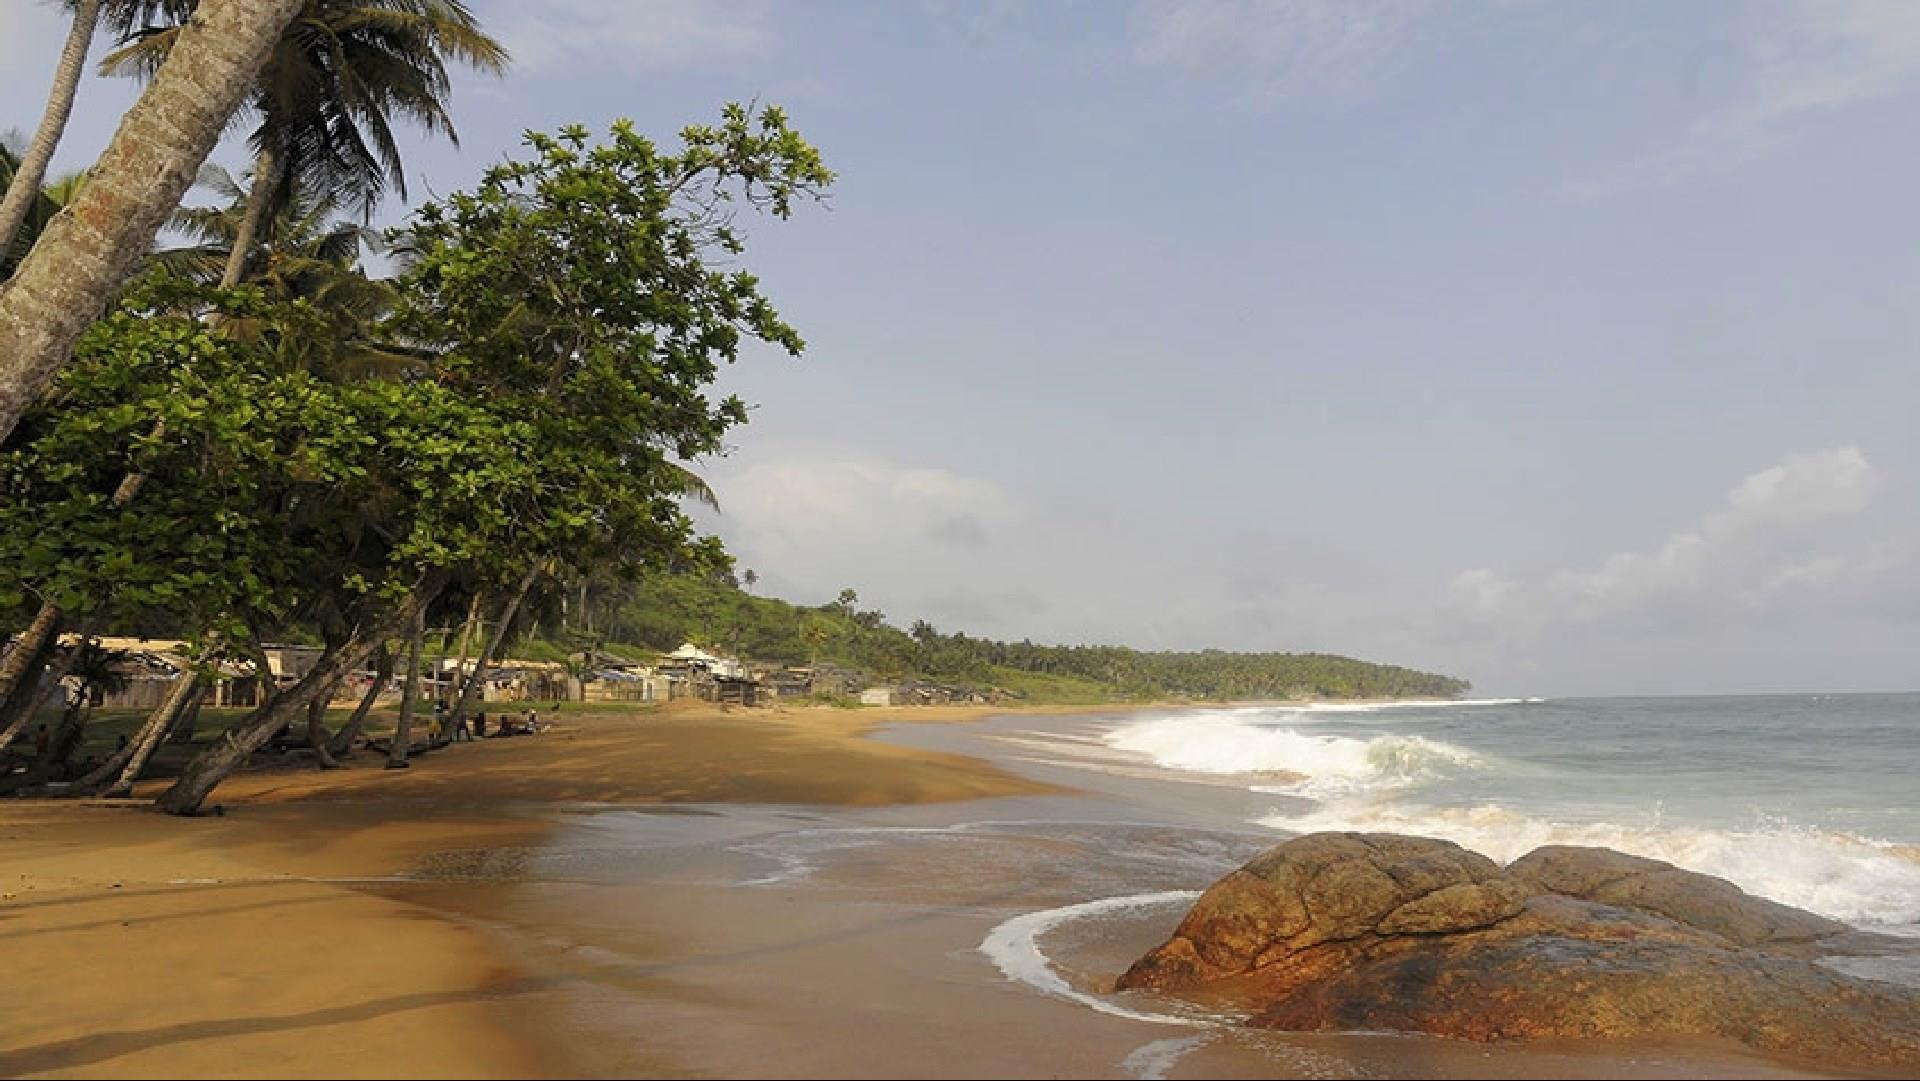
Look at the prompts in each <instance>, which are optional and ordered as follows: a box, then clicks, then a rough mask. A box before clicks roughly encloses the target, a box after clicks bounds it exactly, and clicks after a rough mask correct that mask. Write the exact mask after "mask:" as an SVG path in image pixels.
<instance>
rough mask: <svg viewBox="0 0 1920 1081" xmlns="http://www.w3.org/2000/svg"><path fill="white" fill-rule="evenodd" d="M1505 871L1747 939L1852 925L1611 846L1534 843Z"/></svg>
mask: <svg viewBox="0 0 1920 1081" xmlns="http://www.w3.org/2000/svg"><path fill="white" fill-rule="evenodd" d="M1507 874H1509V875H1511V876H1512V877H1514V878H1516V879H1518V880H1520V881H1522V882H1525V883H1529V884H1531V885H1533V886H1536V887H1538V888H1539V889H1543V890H1551V891H1553V892H1554V893H1561V894H1566V895H1567V896H1569V897H1580V898H1584V899H1586V900H1589V901H1599V902H1601V903H1603V904H1609V905H1615V906H1618V907H1621V908H1637V909H1639V910H1640V911H1642V912H1652V913H1655V914H1656V915H1661V916H1665V917H1667V918H1668V919H1671V920H1674V921H1676V922H1679V923H1684V924H1687V925H1689V926H1691V927H1698V928H1700V929H1701V930H1704V931H1711V932H1713V933H1714V934H1717V935H1719V936H1720V937H1722V938H1724V939H1727V940H1728V941H1729V942H1733V943H1737V944H1738V945H1742V946H1758V945H1763V944H1777V943H1789V942H1808V941H1812V940H1813V939H1817V938H1825V937H1827V936H1828V935H1835V934H1839V933H1841V932H1843V931H1845V930H1846V929H1847V928H1846V925H1845V924H1840V923H1835V922H1834V921H1833V920H1830V919H1827V918H1826V917H1824V916H1816V915H1814V914H1813V913H1811V912H1805V911H1802V910H1801V909H1797V908H1792V907H1789V906H1787V905H1783V904H1780V903H1778V902H1775V901H1769V900H1767V899H1765V898H1763V897H1754V896H1752V895H1751V894H1748V893H1747V892H1745V891H1744V890H1742V889H1741V888H1740V887H1738V886H1736V885H1734V884H1733V883H1731V882H1728V881H1727V880H1726V879H1723V878H1714V877H1713V876H1711V875H1702V874H1695V873H1694V872H1692V871H1683V870H1681V869H1680V868H1678V867H1675V866H1674V865H1673V864H1671V863H1662V862H1660V861H1659V860H1650V859H1646V858H1645V857H1642V856H1629V855H1627V854H1626V853H1625V852H1615V851H1614V850H1612V849H1610V848H1581V847H1577V846H1574V845H1548V846H1546V847H1544V848H1536V849H1534V850H1533V851H1532V852H1529V853H1527V854H1526V855H1524V856H1522V857H1520V858H1519V859H1517V860H1515V861H1513V863H1512V865H1511V866H1509V867H1508V868H1507Z"/></svg>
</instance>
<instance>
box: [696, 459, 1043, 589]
mask: <svg viewBox="0 0 1920 1081" xmlns="http://www.w3.org/2000/svg"><path fill="white" fill-rule="evenodd" d="M714 486H715V488H716V489H717V490H719V492H720V494H721V506H722V507H723V508H724V510H725V513H724V514H723V515H722V516H721V518H720V520H719V521H718V523H717V525H718V528H719V530H720V532H721V533H722V535H723V536H725V537H726V538H727V542H728V545H729V547H730V548H732V549H733V550H734V551H735V552H736V553H737V554H738V555H739V556H740V559H741V561H742V563H743V564H745V565H747V566H753V567H755V569H757V570H759V571H760V572H761V573H762V574H764V575H767V576H768V579H769V581H770V582H774V583H779V582H783V581H784V582H785V583H788V584H791V585H793V586H798V587H799V588H801V589H802V590H803V591H804V592H806V593H810V594H811V593H819V592H821V591H822V590H827V589H835V588H839V586H845V585H852V586H854V587H855V588H857V589H860V590H861V591H862V592H863V593H865V592H866V591H867V590H868V589H869V588H870V587H871V586H874V585H883V584H896V585H899V584H907V583H910V582H911V581H912V579H913V577H914V576H915V574H916V573H917V572H919V571H921V570H922V569H925V570H933V569H934V568H931V567H927V566H926V564H927V561H928V560H929V559H931V558H932V554H931V552H930V551H929V550H928V548H927V544H928V542H929V541H931V542H932V543H933V544H934V545H935V546H937V549H938V553H939V554H938V560H939V563H940V566H939V568H938V570H939V571H940V572H941V573H940V574H939V577H942V578H951V577H953V576H956V575H966V574H972V573H977V572H978V567H977V566H976V564H978V562H979V561H980V560H981V559H983V558H985V557H986V555H987V553H988V549H989V548H990V547H991V544H992V540H993V537H994V536H995V535H996V534H1004V532H1005V531H1006V529H1007V528H1008V526H1009V524H1010V523H1011V522H1013V521H1015V520H1016V519H1017V518H1019V517H1020V514H1021V511H1020V508H1019V506H1018V505H1017V504H1016V502H1015V501H1014V500H1013V499H1012V498H1011V497H1009V496H1008V495H1007V494H1006V492H1004V491H1003V490H1002V489H1001V488H1000V487H999V486H998V485H996V484H993V483H990V482H988V481H984V480H980V479H977V478H974V477H968V476H964V475H962V474H959V473H955V472H951V471H949V470H944V469H934V468H925V467H917V466H905V465H898V464H894V463H890V462H882V461H874V460H857V459H845V458H842V459H825V458H816V459H796V458H789V459H786V460H783V461H779V462H763V463H759V464H755V465H750V466H747V467H746V468H744V469H741V470H739V471H738V472H733V473H730V474H729V475H727V476H725V477H716V479H715V483H714ZM833 583H839V586H835V585H833Z"/></svg>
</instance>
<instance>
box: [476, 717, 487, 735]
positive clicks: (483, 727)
mask: <svg viewBox="0 0 1920 1081" xmlns="http://www.w3.org/2000/svg"><path fill="white" fill-rule="evenodd" d="M473 734H474V736H475V737H477V738H479V739H486V738H487V715H486V714H484V713H476V714H474V715H473Z"/></svg>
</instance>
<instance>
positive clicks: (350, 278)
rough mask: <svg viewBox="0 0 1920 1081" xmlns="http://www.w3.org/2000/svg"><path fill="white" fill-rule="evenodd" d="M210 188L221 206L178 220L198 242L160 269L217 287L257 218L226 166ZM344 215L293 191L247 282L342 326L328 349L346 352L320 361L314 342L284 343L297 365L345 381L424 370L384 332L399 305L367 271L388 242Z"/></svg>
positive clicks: (240, 324)
mask: <svg viewBox="0 0 1920 1081" xmlns="http://www.w3.org/2000/svg"><path fill="white" fill-rule="evenodd" d="M200 186H201V187H204V188H207V189H209V190H211V191H212V192H213V193H214V194H215V195H216V196H218V197H219V202H218V203H216V204H215V205H213V206H201V207H182V208H180V209H179V210H177V211H175V212H174V216H173V228H174V231H175V232H176V233H179V234H182V235H183V237H184V238H185V239H186V240H187V241H188V243H187V244H186V245H185V246H182V247H175V248H167V249H163V250H161V251H157V252H155V253H154V254H153V256H152V262H153V263H154V264H156V265H159V266H164V267H167V268H169V269H171V270H173V271H174V272H176V273H179V274H183V275H185V276H187V277H190V278H195V279H198V280H200V281H204V282H208V283H212V282H215V281H217V280H219V278H220V277H222V275H223V273H224V268H225V267H226V266H227V265H228V264H229V262H230V256H231V254H232V252H233V250H234V242H235V240H236V239H237V238H238V236H239V233H240V229H241V227H242V223H243V222H244V221H245V219H246V216H247V211H248V201H247V197H248V190H249V189H248V187H247V186H246V185H243V184H242V183H241V182H240V180H239V179H238V178H236V177H235V176H234V175H233V174H232V173H229V172H228V171H227V170H225V169H223V168H221V167H220V166H218V165H208V166H207V167H206V168H204V169H202V170H201V174H200ZM340 209H341V208H340V203H339V200H338V199H337V198H336V197H334V196H332V195H329V194H325V193H314V192H310V191H309V190H307V189H305V188H304V187H302V186H301V185H299V184H294V185H292V186H291V190H290V191H289V192H288V198H287V201H286V202H285V203H284V204H283V205H282V206H281V207H280V208H279V210H278V213H277V214H275V216H274V218H273V219H272V220H271V221H269V222H266V223H264V224H265V225H266V226H267V227H266V228H265V229H263V230H262V232H261V235H262V236H263V237H264V238H265V240H266V242H265V243H264V244H263V245H261V246H260V247H258V248H257V249H256V252H255V256H254V258H253V259H252V260H250V261H249V264H248V265H249V270H250V272H249V274H248V275H247V277H246V279H245V280H246V281H247V282H248V283H250V284H254V285H258V286H260V287H262V288H264V289H265V290H266V291H267V293H268V294H269V295H270V296H273V297H275V298H277V299H280V300H304V301H307V302H308V303H309V304H311V305H312V306H313V308H314V310H315V311H317V312H319V313H320V314H321V315H323V316H325V317H326V318H327V319H328V320H329V321H331V322H332V323H333V324H334V329H335V333H334V334H333V335H330V336H327V339H326V340H327V341H328V342H329V343H331V344H332V345H333V346H336V347H337V351H334V352H330V353H329V354H328V355H326V356H324V357H316V356H312V355H310V350H311V348H312V346H313V344H314V343H313V342H311V341H308V340H304V339H302V340H299V341H287V342H283V343H281V347H282V349H283V351H284V352H286V353H287V354H288V355H289V360H290V362H292V363H295V364H297V365H298V366H300V367H303V368H307V369H309V370H314V371H318V372H320V373H321V374H324V375H327V376H330V377H333V378H338V379H359V378H367V377H387V376H393V375H398V374H401V373H405V372H411V371H416V370H418V368H419V366H420V364H421V361H422V359H423V354H421V353H420V352H419V351H417V350H409V349H407V348H405V347H404V346H402V345H400V344H397V343H394V342H390V341H386V340H384V339H381V338H380V337H378V336H377V335H376V333H375V329H376V326H377V324H378V322H379V320H380V318H381V316H383V315H385V314H386V313H387V311H388V310H389V309H390V308H391V307H392V305H393V302H394V299H395V293H394V289H393V286H392V285H391V284H390V283H388V282H387V281H384V280H381V279H375V278H369V277H368V276H367V274H366V272H365V271H364V270H363V269H362V266H361V257H362V255H363V254H364V253H368V252H378V251H380V250H382V248H383V246H384V245H383V242H382V240H381V236H380V233H379V231H378V230H376V229H373V228H370V227H369V226H367V225H366V224H364V223H363V222H356V221H351V220H343V219H341V218H339V217H337V215H338V214H339V212H340ZM221 327H222V329H223V330H224V331H225V332H226V333H228V334H231V335H234V336H236V337H241V338H248V337H250V336H253V335H257V334H259V333H260V329H261V328H260V327H259V326H258V325H257V323H256V322H255V321H253V320H250V319H248V318H245V317H231V318H228V319H226V320H224V321H223V322H222V324H221Z"/></svg>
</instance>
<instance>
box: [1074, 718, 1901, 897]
mask: <svg viewBox="0 0 1920 1081" xmlns="http://www.w3.org/2000/svg"><path fill="white" fill-rule="evenodd" d="M1100 738H1101V740H1102V741H1103V742H1104V744H1105V745H1106V747H1107V748H1109V749H1110V750H1111V751H1113V752H1115V753H1117V754H1119V755H1122V756H1124V757H1129V758H1133V759H1137V760H1139V761H1141V762H1142V763H1143V764H1151V765H1152V766H1155V767H1158V768H1159V769H1162V770H1166V771H1170V772H1171V773H1174V774H1177V775H1185V776H1188V777H1191V778H1193V779H1196V780H1199V779H1205V780H1207V781H1209V782H1211V783H1215V784H1218V783H1220V782H1222V781H1230V782H1233V783H1237V784H1241V785H1243V786H1244V787H1245V788H1246V789H1248V790H1249V791H1250V792H1252V793H1255V794H1258V795H1268V796H1271V797H1272V807H1271V808H1269V809H1266V810H1263V811H1261V812H1259V813H1257V814H1255V815H1254V821H1255V822H1256V823H1257V824H1259V825H1260V826H1263V827H1266V828H1269V829H1272V830H1275V831H1277V832H1288V833H1291V832H1308V831H1314V830H1367V831H1385V832H1396V833H1412V834H1420V835H1425V836H1430V837H1443V838H1446V839H1448V840H1452V841H1454V842H1457V843H1459V844H1461V845H1463V846H1465V847H1467V848H1470V849H1473V850H1475V851H1478V852H1481V853H1484V854H1485V855H1487V856H1489V857H1491V858H1493V859H1495V860H1497V861H1500V862H1503V863H1504V862H1507V861H1510V860H1512V859H1515V858H1517V857H1519V856H1521V855H1524V854H1525V853H1527V852H1529V851H1531V850H1532V849H1534V848H1536V847H1538V846H1540V845H1545V844H1576V845H1604V846H1606V847H1609V848H1615V849H1619V850H1621V851H1625V852H1632V853H1635V854H1638V855H1642V856H1650V857H1653V858H1656V859H1661V860H1666V861H1669V862H1671V863H1674V864H1677V865H1679V866H1681V867H1685V868H1688V869H1690V870H1694V871H1700V872H1704V873H1707V874H1712V875H1718V876H1720V877H1722V878H1726V879H1729V880H1731V881H1732V882H1734V883H1735V884H1737V885H1739V886H1741V887H1742V888H1744V889H1746V890H1747V891H1748V892H1750V893H1754V894H1758V895H1760V896H1763V897H1769V898H1772V899H1774V900H1776V901H1781V902H1784V903H1786V904H1790V905H1795V906H1798V907H1801V908H1807V909H1811V910H1813V911H1815V912H1819V913H1821V914H1823V915H1827V916H1830V917H1833V918H1835V919H1840V920H1844V921H1847V922H1849V923H1851V924H1854V925H1855V926H1858V927H1861V928H1863V929H1868V930H1875V931H1886V932H1892V933H1896V934H1907V935H1920V694H1873V695H1870V694H1855V695H1796V696H1786V695H1782V696H1738V697H1675V698H1580V699H1479V700H1470V701H1460V702H1445V703H1431V702H1420V703H1408V702H1396V703H1380V704H1370V705H1344V704H1325V705H1313V706H1256V707H1243V708H1234V709H1195V710H1186V711H1173V712H1166V713H1161V714H1154V715H1147V716H1144V717H1141V716H1135V717H1132V718H1128V719H1125V720H1122V721H1118V722H1116V723H1115V724H1114V725H1113V726H1111V727H1109V728H1107V729H1106V730H1105V731H1104V732H1102V733H1101V736H1100Z"/></svg>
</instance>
